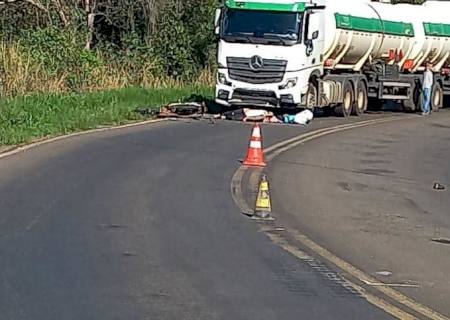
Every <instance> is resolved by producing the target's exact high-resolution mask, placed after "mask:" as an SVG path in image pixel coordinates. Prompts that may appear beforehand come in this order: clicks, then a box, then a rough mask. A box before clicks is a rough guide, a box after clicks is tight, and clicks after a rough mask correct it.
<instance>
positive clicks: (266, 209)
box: [254, 174, 273, 220]
mask: <svg viewBox="0 0 450 320" xmlns="http://www.w3.org/2000/svg"><path fill="white" fill-rule="evenodd" d="M271 213H272V203H271V201H270V192H269V181H268V180H267V176H266V175H265V174H263V176H262V177H261V182H260V184H259V190H258V196H257V198H256V206H255V214H254V217H255V218H256V219H264V220H273V218H272V217H271V216H270V215H271Z"/></svg>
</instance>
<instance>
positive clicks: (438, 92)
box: [431, 83, 444, 112]
mask: <svg viewBox="0 0 450 320" xmlns="http://www.w3.org/2000/svg"><path fill="white" fill-rule="evenodd" d="M443 99H444V92H443V91H442V88H441V86H440V84H439V83H435V84H434V85H433V91H432V97H431V110H433V112H438V111H439V109H442V106H443V102H444V101H443Z"/></svg>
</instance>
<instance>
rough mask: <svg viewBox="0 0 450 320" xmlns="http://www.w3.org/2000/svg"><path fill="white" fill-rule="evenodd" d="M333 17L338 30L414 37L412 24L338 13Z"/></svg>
mask: <svg viewBox="0 0 450 320" xmlns="http://www.w3.org/2000/svg"><path fill="white" fill-rule="evenodd" d="M335 16H336V25H337V27H338V28H340V29H346V30H355V31H362V32H374V33H384V34H390V35H396V36H405V37H414V26H413V24H412V23H405V22H397V21H388V20H380V19H372V18H360V17H353V16H350V15H344V14H339V13H336V14H335Z"/></svg>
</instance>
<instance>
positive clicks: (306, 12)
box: [215, 0, 325, 108]
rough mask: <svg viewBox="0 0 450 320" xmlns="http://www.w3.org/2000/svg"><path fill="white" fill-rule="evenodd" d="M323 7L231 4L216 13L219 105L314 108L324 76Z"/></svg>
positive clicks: (228, 1)
mask: <svg viewBox="0 0 450 320" xmlns="http://www.w3.org/2000/svg"><path fill="white" fill-rule="evenodd" d="M324 8H325V7H324V6H323V4H321V3H318V2H315V3H312V2H298V1H295V0H294V1H289V0H286V1H285V2H280V1H277V0H272V1H264V0H259V1H235V0H226V1H225V3H224V5H223V6H222V8H220V9H218V10H217V12H216V24H215V26H216V34H217V35H218V38H219V45H218V72H217V85H216V102H217V103H219V104H221V105H224V106H233V105H235V106H254V107H264V108H267V107H275V108H276V107H299V106H303V107H309V106H313V105H314V104H315V103H316V102H315V101H312V100H314V99H316V97H317V92H311V91H314V90H317V89H316V87H314V86H311V85H310V84H311V81H313V80H312V79H313V78H314V77H317V78H319V77H320V76H321V75H322V74H323V59H324V56H323V49H324V48H323V47H324V26H323V24H324V18H323V9H324Z"/></svg>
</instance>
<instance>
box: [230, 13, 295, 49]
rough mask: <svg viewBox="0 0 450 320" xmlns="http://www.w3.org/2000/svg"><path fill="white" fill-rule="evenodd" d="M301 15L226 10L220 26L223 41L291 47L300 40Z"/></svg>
mask: <svg viewBox="0 0 450 320" xmlns="http://www.w3.org/2000/svg"><path fill="white" fill-rule="evenodd" d="M302 18H303V15H302V14H300V13H296V12H274V11H256V10H239V9H226V10H225V14H224V19H223V25H222V38H224V40H225V41H236V42H250V43H270V44H280V45H293V44H295V43H297V41H298V39H300V32H301V28H300V27H301V25H302Z"/></svg>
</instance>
